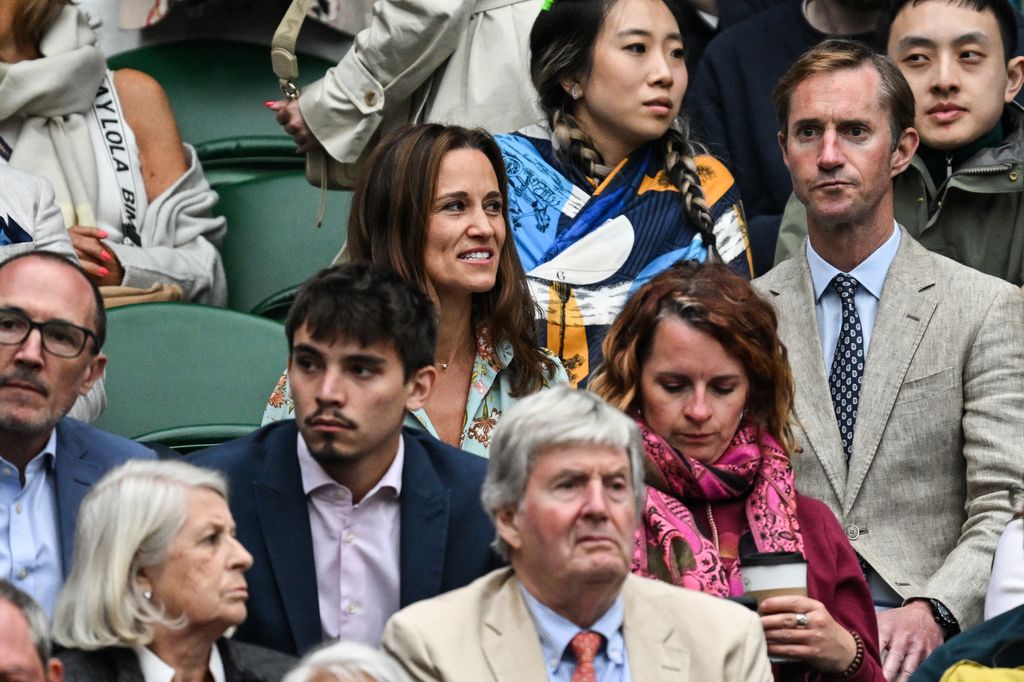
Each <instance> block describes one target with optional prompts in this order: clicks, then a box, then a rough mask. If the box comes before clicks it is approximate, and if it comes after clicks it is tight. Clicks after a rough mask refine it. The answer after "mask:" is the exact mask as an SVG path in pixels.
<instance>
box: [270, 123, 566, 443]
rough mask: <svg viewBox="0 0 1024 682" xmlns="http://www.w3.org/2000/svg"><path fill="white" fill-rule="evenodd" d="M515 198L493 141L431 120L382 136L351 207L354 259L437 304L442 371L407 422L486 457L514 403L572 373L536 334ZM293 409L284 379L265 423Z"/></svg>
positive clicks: (350, 246)
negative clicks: (511, 214) (511, 212)
mask: <svg viewBox="0 0 1024 682" xmlns="http://www.w3.org/2000/svg"><path fill="white" fill-rule="evenodd" d="M507 206H508V190H507V183H506V180H505V166H504V163H503V162H502V157H501V152H500V150H499V149H498V146H497V145H496V144H495V142H494V139H493V138H491V136H490V135H488V134H487V133H485V132H483V131H481V130H468V129H466V128H460V127H457V126H443V125H439V124H435V123H430V124H422V125H415V126H408V127H406V128H402V129H399V130H397V131H395V132H394V133H392V134H391V135H389V136H387V137H386V138H385V139H384V140H382V141H381V142H380V144H379V145H378V146H377V147H376V148H375V149H374V151H373V154H372V155H371V156H370V158H369V160H368V161H367V164H366V168H365V170H364V172H363V175H362V178H361V179H360V182H359V185H358V187H357V188H356V191H355V194H354V196H353V200H352V212H351V213H350V215H349V225H348V248H347V257H348V258H349V259H352V260H367V261H372V262H374V263H382V264H385V265H388V266H390V267H392V268H393V269H394V270H396V271H397V272H398V273H399V274H400V275H401V276H402V277H404V278H405V279H407V280H409V281H410V282H414V283H415V284H417V285H418V286H419V287H420V288H421V289H423V290H424V291H425V292H426V293H427V294H429V295H430V296H431V297H432V298H433V299H434V302H435V303H436V305H437V310H438V318H439V319H438V339H437V351H436V363H435V364H436V366H437V368H438V370H439V371H438V379H437V381H436V382H435V384H434V389H433V391H432V392H431V394H430V398H429V399H428V400H427V405H426V407H425V409H422V410H417V411H416V412H413V413H410V415H409V417H408V418H407V420H406V422H407V424H410V425H414V426H421V427H422V428H424V429H426V430H427V431H429V432H430V433H431V434H432V435H434V436H436V437H438V438H440V439H441V440H442V441H444V442H446V443H448V444H450V445H454V446H456V447H460V448H462V449H463V450H466V451H468V452H472V453H474V454H478V455H481V456H486V454H487V446H488V445H489V443H490V433H491V430H492V429H493V428H494V426H495V424H496V423H497V421H498V420H499V419H500V417H501V414H502V412H504V411H505V409H507V407H508V405H510V404H511V403H512V402H513V401H514V400H515V399H516V398H518V397H520V396H523V395H526V394H528V393H532V392H533V391H536V390H539V389H541V388H543V387H545V386H547V385H548V384H549V383H551V382H560V381H566V376H565V372H564V370H563V369H562V367H561V365H560V364H559V362H558V360H557V359H556V358H554V357H552V356H551V354H550V353H548V352H546V351H545V350H543V349H542V348H540V347H538V346H537V343H536V341H535V340H534V333H533V329H534V322H533V319H534V303H533V300H532V298H531V297H530V292H529V289H528V288H527V286H526V278H525V276H524V275H523V269H522V266H521V265H520V263H519V258H518V256H517V254H516V249H515V246H514V245H513V244H512V240H511V239H510V238H509V237H508V232H507V225H508V221H507ZM291 416H292V407H291V402H290V397H289V395H288V393H287V387H286V384H285V380H284V377H282V381H281V382H280V383H279V384H278V388H277V389H276V390H275V392H274V394H273V395H272V396H271V399H270V406H269V407H268V409H267V412H266V413H264V421H272V420H275V419H287V418H290V417H291Z"/></svg>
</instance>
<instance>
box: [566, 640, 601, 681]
mask: <svg viewBox="0 0 1024 682" xmlns="http://www.w3.org/2000/svg"><path fill="white" fill-rule="evenodd" d="M602 639H603V637H601V635H599V634H597V633H596V632H590V631H584V632H580V633H579V634H577V635H576V636H575V637H573V638H572V641H570V642H569V648H570V649H572V653H573V654H574V655H575V656H576V672H574V673H573V674H572V682H596V680H597V676H596V675H595V674H594V656H595V655H596V654H597V650H598V649H600V648H601V640H602Z"/></svg>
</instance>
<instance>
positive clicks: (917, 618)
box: [878, 600, 943, 682]
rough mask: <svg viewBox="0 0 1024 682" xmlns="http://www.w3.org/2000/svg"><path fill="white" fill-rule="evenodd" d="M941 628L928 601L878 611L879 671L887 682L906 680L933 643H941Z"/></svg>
mask: <svg viewBox="0 0 1024 682" xmlns="http://www.w3.org/2000/svg"><path fill="white" fill-rule="evenodd" d="M942 639H943V637H942V628H940V627H939V624H938V623H936V622H935V618H934V617H933V616H932V607H931V605H930V604H928V602H927V601H923V600H917V601H912V602H910V603H909V604H907V605H906V606H901V607H900V608H898V609H890V610H889V611H881V612H879V614H878V646H879V648H880V649H881V651H882V672H883V673H885V679H887V680H889V682H893V680H905V679H907V678H908V677H910V676H911V674H913V672H914V671H915V670H917V667H918V666H919V665H921V663H922V662H923V661H924V659H926V658H927V657H928V654H930V653H931V652H932V651H933V650H934V649H935V648H936V647H938V646H939V645H940V644H942Z"/></svg>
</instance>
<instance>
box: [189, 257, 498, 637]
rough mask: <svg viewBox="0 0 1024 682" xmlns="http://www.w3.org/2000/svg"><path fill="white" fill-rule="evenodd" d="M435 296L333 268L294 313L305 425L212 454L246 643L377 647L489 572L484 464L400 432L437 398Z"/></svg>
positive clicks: (379, 270)
mask: <svg viewBox="0 0 1024 682" xmlns="http://www.w3.org/2000/svg"><path fill="white" fill-rule="evenodd" d="M436 324H437V323H436V313H435V312H434V308H433V304H432V303H431V301H430V299H429V298H428V297H427V296H426V295H425V294H423V293H422V292H420V291H419V290H417V289H416V288H415V287H413V286H412V285H410V284H408V283H406V282H405V281H404V280H403V279H401V278H400V277H399V276H398V275H397V274H396V273H394V272H393V271H391V270H390V269H388V268H384V267H382V266H377V265H371V264H367V263H349V264H345V265H339V266H335V267H332V268H328V269H326V270H323V271H321V272H320V273H318V274H317V275H316V276H314V277H313V278H312V279H311V280H309V281H308V282H307V283H306V284H305V285H304V286H303V287H302V289H301V290H300V292H299V294H298V296H297V297H296V300H295V304H294V305H293V306H292V310H291V311H290V313H289V315H288V320H287V322H286V333H287V335H288V345H289V349H290V355H289V359H288V372H289V381H290V384H291V389H292V395H293V397H294V399H295V419H294V420H286V421H282V422H277V423H274V424H270V425H268V426H265V427H263V428H262V429H260V430H259V431H256V432H255V433H253V434H250V435H248V436H246V437H244V438H240V439H238V440H235V441H232V442H230V443H225V444H223V445H220V446H217V447H214V448H211V449H209V450H205V451H203V452H200V453H197V454H196V455H194V456H193V458H192V459H193V463H195V464H199V465H202V466H209V467H213V468H217V469H220V470H222V471H223V472H224V473H225V474H226V475H227V477H228V481H229V484H230V489H231V511H232V514H233V515H234V517H235V521H236V523H237V524H238V538H239V539H240V540H241V541H242V544H244V545H245V547H246V549H248V550H249V551H250V552H251V553H252V555H253V559H254V561H253V567H252V569H250V570H249V572H248V574H247V579H248V581H249V593H250V597H249V617H248V619H247V620H246V622H245V623H244V624H243V625H242V626H241V627H239V629H238V634H237V635H236V637H238V638H239V639H242V640H244V641H248V642H253V643H256V644H261V645H264V646H268V647H273V648H275V649H279V650H281V651H284V652H287V653H292V654H301V653H303V652H304V651H306V650H307V649H309V648H310V647H311V646H313V645H315V644H317V643H318V642H320V641H322V640H325V639H338V638H341V639H356V640H361V641H364V642H368V643H370V644H377V643H378V642H379V640H380V635H381V632H382V631H383V628H384V623H385V622H386V621H387V619H388V617H389V616H390V615H391V614H392V613H394V612H395V611H397V610H398V609H399V608H400V607H402V606H405V605H407V604H411V603H413V602H416V601H418V600H420V599H424V598H427V597H433V596H436V595H438V594H441V593H443V592H446V591H448V590H451V589H454V588H456V587H461V586H462V585H465V584H467V583H469V582H470V581H472V580H473V579H475V578H476V577H478V576H481V575H483V574H484V573H486V572H488V571H489V570H490V569H491V568H493V567H494V566H495V565H496V564H497V562H498V559H497V558H496V555H495V554H494V553H493V552H492V550H491V549H490V543H491V541H492V540H493V539H494V528H493V526H492V524H491V522H490V520H489V519H488V518H487V515H486V514H485V512H484V510H483V507H482V505H481V503H480V486H481V484H482V482H483V477H484V472H485V468H486V465H485V461H484V460H483V459H480V458H478V457H475V456H473V455H470V454H467V453H464V452H462V451H460V450H457V449H455V448H452V447H450V446H448V445H445V444H444V443H441V442H440V441H438V440H436V439H434V438H432V437H430V436H429V435H427V434H426V433H424V432H422V431H419V430H416V429H411V428H402V421H403V418H404V416H405V413H406V411H407V410H415V409H417V408H420V407H422V406H423V404H424V402H425V401H426V398H427V396H428V395H429V393H430V390H431V388H432V387H433V384H434V380H435V379H436V376H437V371H436V370H435V369H434V367H433V362H434V343H435V338H436V334H437V327H436Z"/></svg>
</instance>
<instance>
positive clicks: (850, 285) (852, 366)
mask: <svg viewBox="0 0 1024 682" xmlns="http://www.w3.org/2000/svg"><path fill="white" fill-rule="evenodd" d="M858 285H859V282H857V280H856V279H854V278H853V277H850V276H849V275H844V274H843V273H839V274H838V275H836V276H835V278H834V279H833V280H832V288H833V289H835V290H836V293H837V294H839V300H840V302H842V305H843V323H842V326H841V327H840V329H839V340H838V341H836V353H835V355H834V356H833V358H832V372H831V373H830V374H829V377H828V387H829V390H830V391H831V392H832V406H833V407H834V408H835V411H836V421H837V422H838V423H839V433H840V435H841V436H842V437H843V452H844V453H846V463H847V464H849V463H850V455H851V454H852V453H853V426H854V424H855V423H856V422H857V401H858V396H859V395H860V380H861V377H862V376H863V375H864V330H863V329H862V328H861V326H860V315H858V314H857V306H855V305H854V302H853V295H854V294H855V293H856V292H857V286H858Z"/></svg>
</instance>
